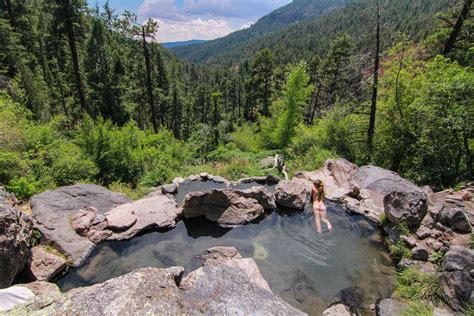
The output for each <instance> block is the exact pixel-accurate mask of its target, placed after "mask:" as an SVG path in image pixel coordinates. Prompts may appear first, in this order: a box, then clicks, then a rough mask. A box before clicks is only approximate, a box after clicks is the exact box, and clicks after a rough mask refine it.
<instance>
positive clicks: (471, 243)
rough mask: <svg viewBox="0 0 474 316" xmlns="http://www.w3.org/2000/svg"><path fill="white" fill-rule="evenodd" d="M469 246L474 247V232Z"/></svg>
mask: <svg viewBox="0 0 474 316" xmlns="http://www.w3.org/2000/svg"><path fill="white" fill-rule="evenodd" d="M469 248H471V249H474V233H473V234H471V240H470V241H469Z"/></svg>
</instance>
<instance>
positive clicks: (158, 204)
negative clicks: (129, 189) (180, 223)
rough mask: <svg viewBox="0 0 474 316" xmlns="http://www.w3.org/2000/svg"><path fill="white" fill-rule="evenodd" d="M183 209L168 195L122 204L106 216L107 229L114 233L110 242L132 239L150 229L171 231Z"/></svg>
mask: <svg viewBox="0 0 474 316" xmlns="http://www.w3.org/2000/svg"><path fill="white" fill-rule="evenodd" d="M181 212H182V209H181V208H179V207H178V204H177V203H176V200H175V199H174V198H173V197H171V196H167V195H162V196H156V197H151V198H147V199H142V200H139V201H136V202H132V203H127V204H122V205H120V206H118V207H116V208H114V209H112V210H110V211H109V212H107V214H106V215H105V219H106V221H107V224H108V226H107V229H110V230H111V231H113V232H114V233H113V234H112V235H111V236H110V237H108V240H124V239H130V238H132V237H134V236H136V235H137V234H139V233H141V232H143V231H146V230H150V229H169V228H174V227H175V226H176V219H177V218H178V216H180V215H181Z"/></svg>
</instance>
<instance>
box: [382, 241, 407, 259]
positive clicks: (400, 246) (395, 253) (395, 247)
mask: <svg viewBox="0 0 474 316" xmlns="http://www.w3.org/2000/svg"><path fill="white" fill-rule="evenodd" d="M387 243H388V250H389V252H390V256H392V258H393V259H394V260H396V261H400V260H401V259H403V258H411V250H410V249H409V248H408V247H407V246H406V245H405V244H404V243H403V242H402V241H397V242H395V243H393V242H391V241H387Z"/></svg>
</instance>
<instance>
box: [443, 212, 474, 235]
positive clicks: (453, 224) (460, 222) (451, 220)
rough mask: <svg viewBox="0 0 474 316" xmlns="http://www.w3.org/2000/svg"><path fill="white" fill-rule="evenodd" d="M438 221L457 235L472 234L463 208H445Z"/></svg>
mask: <svg viewBox="0 0 474 316" xmlns="http://www.w3.org/2000/svg"><path fill="white" fill-rule="evenodd" d="M436 219H437V220H438V221H439V222H440V223H442V224H443V225H445V226H447V227H449V228H451V229H452V230H453V231H455V232H457V233H461V234H469V233H471V232H472V226H471V223H470V221H469V219H468V217H467V215H466V213H465V212H464V211H463V209H461V208H449V207H444V208H443V209H441V211H440V212H439V213H438V216H437V218H436Z"/></svg>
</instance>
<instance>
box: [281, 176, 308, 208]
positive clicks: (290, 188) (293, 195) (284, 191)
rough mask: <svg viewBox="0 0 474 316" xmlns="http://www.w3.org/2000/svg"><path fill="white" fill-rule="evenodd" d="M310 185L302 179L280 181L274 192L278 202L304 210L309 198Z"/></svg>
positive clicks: (287, 206)
mask: <svg viewBox="0 0 474 316" xmlns="http://www.w3.org/2000/svg"><path fill="white" fill-rule="evenodd" d="M309 193H310V187H309V185H308V184H306V183H304V182H301V181H297V180H295V181H287V180H285V181H280V182H279V183H278V185H277V188H276V191H275V193H274V196H275V200H276V203H277V204H278V205H280V206H283V207H286V208H290V209H296V210H303V209H304V208H305V205H306V202H307V200H308V197H309Z"/></svg>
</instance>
